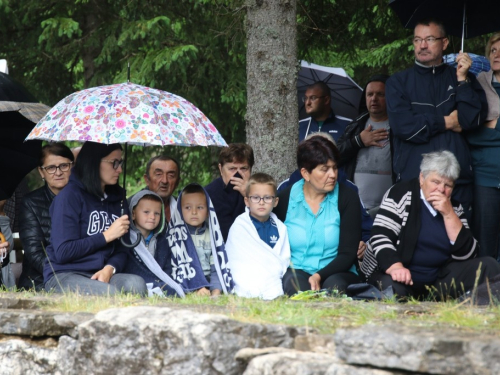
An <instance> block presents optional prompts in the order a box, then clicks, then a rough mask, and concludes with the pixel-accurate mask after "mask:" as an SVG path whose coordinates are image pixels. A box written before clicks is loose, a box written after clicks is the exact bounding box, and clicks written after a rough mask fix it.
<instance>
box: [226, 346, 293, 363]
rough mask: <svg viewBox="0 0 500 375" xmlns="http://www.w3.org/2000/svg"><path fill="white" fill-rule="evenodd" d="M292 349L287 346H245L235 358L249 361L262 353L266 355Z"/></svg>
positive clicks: (245, 361)
mask: <svg viewBox="0 0 500 375" xmlns="http://www.w3.org/2000/svg"><path fill="white" fill-rule="evenodd" d="M287 351H290V349H287V348H279V347H274V346H273V347H270V348H262V349H259V348H257V349H256V348H243V349H240V350H238V352H237V353H236V354H235V356H234V359H236V360H237V361H240V362H244V363H248V362H250V361H251V360H252V359H254V358H255V357H258V356H260V355H266V354H275V353H283V352H287Z"/></svg>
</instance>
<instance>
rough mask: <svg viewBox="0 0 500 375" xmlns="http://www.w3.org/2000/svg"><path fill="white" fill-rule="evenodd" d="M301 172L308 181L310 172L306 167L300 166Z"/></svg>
mask: <svg viewBox="0 0 500 375" xmlns="http://www.w3.org/2000/svg"><path fill="white" fill-rule="evenodd" d="M300 174H301V175H302V178H303V179H304V180H306V181H309V172H308V171H307V169H305V168H300Z"/></svg>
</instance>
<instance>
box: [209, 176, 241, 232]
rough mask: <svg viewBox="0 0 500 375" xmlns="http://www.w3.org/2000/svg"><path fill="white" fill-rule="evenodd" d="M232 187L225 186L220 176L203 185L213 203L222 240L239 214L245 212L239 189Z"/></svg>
mask: <svg viewBox="0 0 500 375" xmlns="http://www.w3.org/2000/svg"><path fill="white" fill-rule="evenodd" d="M233 187H234V186H233V185H232V184H228V185H227V186H225V185H224V181H222V178H221V177H219V178H217V179H215V180H213V181H212V182H211V183H209V184H208V185H207V186H205V190H206V191H207V193H208V195H209V196H210V199H211V200H212V204H213V205H214V209H215V213H216V214H217V219H218V220H219V226H220V231H221V233H222V237H223V238H224V242H225V241H226V240H227V235H228V234H229V228H231V225H233V223H234V221H235V220H236V218H237V217H238V216H239V215H241V214H242V213H243V212H245V201H244V199H243V196H242V195H241V194H240V192H239V191H236V190H234V189H233Z"/></svg>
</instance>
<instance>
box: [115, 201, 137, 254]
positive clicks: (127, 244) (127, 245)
mask: <svg viewBox="0 0 500 375" xmlns="http://www.w3.org/2000/svg"><path fill="white" fill-rule="evenodd" d="M121 205H122V207H121V211H122V216H123V215H124V214H125V210H124V209H123V200H122V202H121ZM129 230H130V229H129ZM141 239H142V234H141V233H140V232H137V239H136V240H135V242H134V243H126V242H125V239H124V238H123V237H121V238H120V242H121V243H122V245H123V246H125V247H128V248H132V247H136V246H137V245H139V242H141Z"/></svg>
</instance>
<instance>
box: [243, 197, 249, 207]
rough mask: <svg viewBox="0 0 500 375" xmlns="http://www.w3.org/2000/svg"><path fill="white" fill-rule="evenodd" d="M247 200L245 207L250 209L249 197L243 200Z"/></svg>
mask: <svg viewBox="0 0 500 375" xmlns="http://www.w3.org/2000/svg"><path fill="white" fill-rule="evenodd" d="M243 199H244V200H245V206H247V207H250V202H249V201H248V197H244V198H243Z"/></svg>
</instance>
